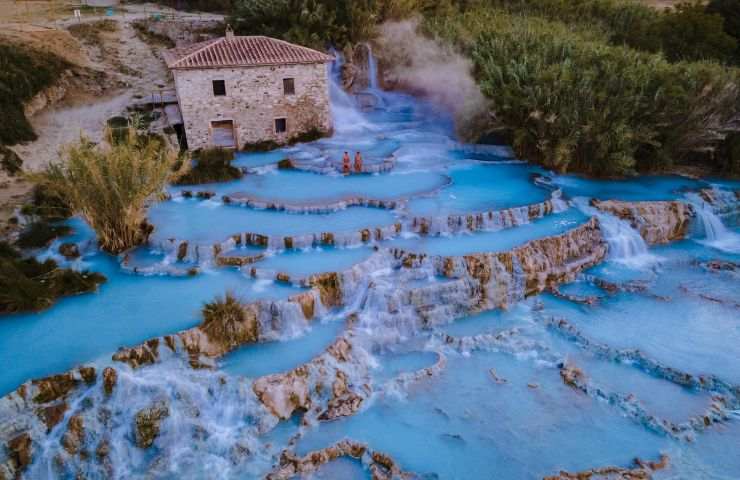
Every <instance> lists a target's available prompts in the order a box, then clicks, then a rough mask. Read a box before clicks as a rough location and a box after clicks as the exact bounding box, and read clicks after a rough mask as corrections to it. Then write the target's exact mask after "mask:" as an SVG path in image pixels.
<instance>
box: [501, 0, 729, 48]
mask: <svg viewBox="0 0 740 480" xmlns="http://www.w3.org/2000/svg"><path fill="white" fill-rule="evenodd" d="M724 1H728V2H736V3H737V2H738V0H724ZM702 3H703V2H698V1H693V2H688V1H687V2H684V3H680V4H678V5H676V6H675V7H674V8H670V9H666V10H665V11H663V12H661V13H657V12H656V11H655V9H653V8H651V7H649V6H647V5H645V4H641V3H639V2H634V1H630V0H518V1H516V2H511V1H508V0H492V2H491V4H492V5H493V6H495V7H496V8H498V9H501V10H505V11H506V12H508V13H515V14H518V15H527V16H538V17H542V18H545V19H548V20H556V21H561V22H564V23H566V24H568V25H570V26H571V27H573V28H584V27H585V28H588V29H591V30H595V31H600V32H602V34H603V37H604V39H606V40H608V41H609V42H610V43H611V44H613V45H626V46H629V47H631V48H634V49H637V50H641V51H646V52H653V53H655V52H658V51H661V50H662V51H663V52H665V54H666V57H667V58H668V59H669V60H671V61H678V60H701V59H715V60H719V61H722V62H727V63H732V62H734V61H736V58H735V57H734V55H735V51H736V46H735V43H736V42H735V41H734V39H733V38H731V35H732V34H731V33H730V32H729V31H728V32H727V33H724V32H723V31H722V18H721V16H725V15H723V12H725V11H727V12H728V13H727V16H728V17H730V16H732V14H730V13H729V11H730V10H731V8H730V6H724V5H722V7H721V8H719V7H716V8H715V9H714V10H713V9H712V8H711V6H710V8H705V7H704V5H703V4H702ZM718 3H721V2H718ZM720 10H721V11H720ZM715 13H720V15H721V16H720V15H715ZM736 15H740V14H736Z"/></svg>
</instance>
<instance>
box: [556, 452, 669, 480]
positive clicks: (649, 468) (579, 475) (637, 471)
mask: <svg viewBox="0 0 740 480" xmlns="http://www.w3.org/2000/svg"><path fill="white" fill-rule="evenodd" d="M667 466H668V456H666V455H661V457H660V460H659V461H657V462H651V461H644V460H641V459H639V458H636V459H635V461H634V467H632V468H622V467H600V468H592V469H591V470H584V471H582V472H574V473H571V472H565V471H561V472H560V473H559V474H557V475H553V476H550V477H545V478H544V480H650V479H651V478H653V472H655V471H657V470H662V469H664V468H666V467H667Z"/></svg>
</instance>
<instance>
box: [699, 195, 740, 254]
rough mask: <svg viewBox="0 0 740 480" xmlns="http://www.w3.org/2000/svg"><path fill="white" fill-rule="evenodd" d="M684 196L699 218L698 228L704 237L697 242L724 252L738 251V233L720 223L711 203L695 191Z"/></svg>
mask: <svg viewBox="0 0 740 480" xmlns="http://www.w3.org/2000/svg"><path fill="white" fill-rule="evenodd" d="M686 198H687V199H688V201H689V202H690V203H691V205H692V206H693V207H694V212H696V217H697V219H698V220H699V222H698V224H699V229H700V231H701V233H702V234H703V235H704V239H703V240H700V241H699V242H700V243H702V244H704V245H707V246H710V247H713V248H716V249H717V250H722V251H724V252H728V253H740V235H739V234H737V233H735V232H733V231H731V230H729V229H728V228H727V227H726V226H725V225H724V223H722V220H721V219H720V217H719V215H717V214H716V213H715V212H714V209H713V207H712V205H710V204H709V203H707V202H706V201H704V200H703V199H702V198H701V197H700V196H699V195H697V194H695V193H688V194H686Z"/></svg>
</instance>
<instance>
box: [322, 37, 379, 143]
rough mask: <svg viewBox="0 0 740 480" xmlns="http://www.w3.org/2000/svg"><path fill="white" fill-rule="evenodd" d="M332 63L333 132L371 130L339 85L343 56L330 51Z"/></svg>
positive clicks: (330, 77)
mask: <svg viewBox="0 0 740 480" xmlns="http://www.w3.org/2000/svg"><path fill="white" fill-rule="evenodd" d="M330 53H331V54H332V55H333V56H334V58H335V60H334V62H333V63H332V64H331V65H330V66H329V67H328V68H329V97H330V99H331V102H330V103H331V115H332V120H333V123H334V130H335V131H336V132H337V133H340V134H341V133H354V132H361V131H364V130H372V125H371V124H370V122H368V120H367V119H366V118H365V117H364V116H363V115H362V113H361V112H360V111H359V110H358V109H357V108H356V104H355V101H354V99H353V98H352V97H351V96H350V95H349V94H348V93H347V92H345V91H344V89H343V88H342V85H341V80H340V76H341V71H342V65H343V64H344V56H343V55H342V53H341V52H338V51H336V50H334V49H332V50H331V51H330Z"/></svg>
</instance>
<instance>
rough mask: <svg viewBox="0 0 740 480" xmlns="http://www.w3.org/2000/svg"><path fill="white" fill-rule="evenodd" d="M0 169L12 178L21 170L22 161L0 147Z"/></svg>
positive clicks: (13, 153) (14, 154)
mask: <svg viewBox="0 0 740 480" xmlns="http://www.w3.org/2000/svg"><path fill="white" fill-rule="evenodd" d="M0 169H3V170H5V171H6V172H7V174H8V175H10V176H11V177H12V176H14V175H17V174H19V173H20V172H21V171H22V170H23V160H22V159H21V157H19V156H18V154H16V153H15V152H14V151H13V150H11V149H9V148H8V147H6V146H3V145H0Z"/></svg>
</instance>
